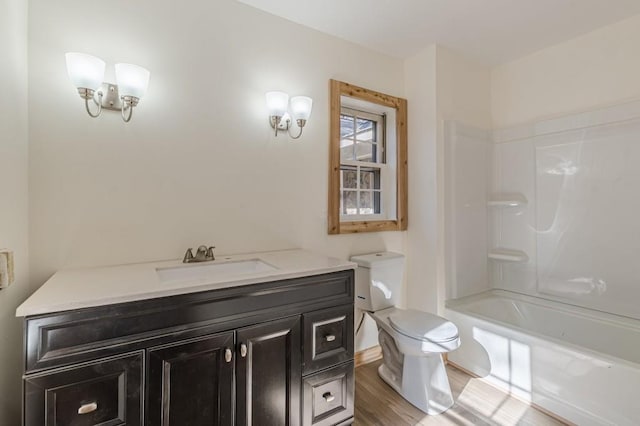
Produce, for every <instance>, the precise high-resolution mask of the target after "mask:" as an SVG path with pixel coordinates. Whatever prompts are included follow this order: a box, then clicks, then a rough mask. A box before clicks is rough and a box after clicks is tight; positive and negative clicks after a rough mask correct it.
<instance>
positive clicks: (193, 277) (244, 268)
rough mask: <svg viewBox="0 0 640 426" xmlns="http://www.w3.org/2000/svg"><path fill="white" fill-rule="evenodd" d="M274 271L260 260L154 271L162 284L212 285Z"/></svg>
mask: <svg viewBox="0 0 640 426" xmlns="http://www.w3.org/2000/svg"><path fill="white" fill-rule="evenodd" d="M276 269H277V268H275V267H273V266H271V265H269V264H268V263H265V262H263V261H261V260H260V259H248V260H238V261H230V262H223V263H199V264H198V263H196V264H189V265H181V266H175V267H172V268H158V269H156V273H157V274H158V278H159V279H160V283H162V284H165V283H182V282H194V283H207V282H211V283H214V282H219V281H221V280H224V279H228V278H234V277H238V276H242V275H252V274H258V273H261V272H270V271H275V270H276Z"/></svg>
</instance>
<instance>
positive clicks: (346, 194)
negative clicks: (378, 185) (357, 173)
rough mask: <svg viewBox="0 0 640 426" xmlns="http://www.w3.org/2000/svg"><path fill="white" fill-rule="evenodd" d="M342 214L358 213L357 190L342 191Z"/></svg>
mask: <svg viewBox="0 0 640 426" xmlns="http://www.w3.org/2000/svg"><path fill="white" fill-rule="evenodd" d="M340 204H341V205H342V214H358V191H342V199H341V202H340Z"/></svg>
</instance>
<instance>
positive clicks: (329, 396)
mask: <svg viewBox="0 0 640 426" xmlns="http://www.w3.org/2000/svg"><path fill="white" fill-rule="evenodd" d="M322 397H323V398H324V400H325V401H327V402H331V401H333V400H334V399H336V397H335V396H333V394H332V393H331V392H327V393H324V394H322Z"/></svg>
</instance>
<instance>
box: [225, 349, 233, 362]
mask: <svg viewBox="0 0 640 426" xmlns="http://www.w3.org/2000/svg"><path fill="white" fill-rule="evenodd" d="M231 358H233V353H232V352H231V349H229V348H227V349H226V350H225V351H224V360H225V361H227V362H231Z"/></svg>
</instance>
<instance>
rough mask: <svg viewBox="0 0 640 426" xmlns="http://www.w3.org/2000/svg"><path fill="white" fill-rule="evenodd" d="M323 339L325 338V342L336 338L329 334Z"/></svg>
mask: <svg viewBox="0 0 640 426" xmlns="http://www.w3.org/2000/svg"><path fill="white" fill-rule="evenodd" d="M324 340H326V341H327V342H333V341H334V340H336V336H334V335H333V334H329V335H328V336H325V337H324Z"/></svg>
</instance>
